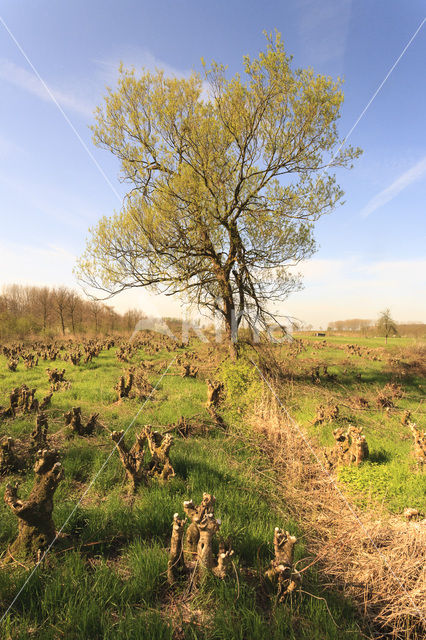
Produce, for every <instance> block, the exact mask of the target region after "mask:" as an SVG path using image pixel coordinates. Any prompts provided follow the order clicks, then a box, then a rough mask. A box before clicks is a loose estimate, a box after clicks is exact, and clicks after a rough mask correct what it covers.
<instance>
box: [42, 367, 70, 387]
mask: <svg viewBox="0 0 426 640" xmlns="http://www.w3.org/2000/svg"><path fill="white" fill-rule="evenodd" d="M46 373H47V376H48V378H49V381H50V383H51V384H53V385H56V384H57V383H58V382H66V380H65V369H46Z"/></svg>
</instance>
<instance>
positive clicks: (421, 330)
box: [327, 318, 426, 338]
mask: <svg viewBox="0 0 426 640" xmlns="http://www.w3.org/2000/svg"><path fill="white" fill-rule="evenodd" d="M395 325H396V328H397V331H398V334H397V335H399V336H401V337H413V338H423V337H425V336H426V324H425V323H424V322H405V323H403V322H401V323H399V322H395ZM327 331H332V332H333V333H360V334H362V335H365V336H376V335H378V329H377V320H366V319H363V318H350V319H348V320H335V321H334V322H330V323H329V324H328V327H327Z"/></svg>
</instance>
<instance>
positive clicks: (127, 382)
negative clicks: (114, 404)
mask: <svg viewBox="0 0 426 640" xmlns="http://www.w3.org/2000/svg"><path fill="white" fill-rule="evenodd" d="M132 386H133V373H132V372H131V371H129V372H128V373H127V379H126V378H125V377H124V376H121V377H120V379H119V381H118V383H117V385H116V387H115V390H116V391H117V395H118V402H120V401H121V400H122V399H123V398H128V397H129V394H130V391H131V389H132Z"/></svg>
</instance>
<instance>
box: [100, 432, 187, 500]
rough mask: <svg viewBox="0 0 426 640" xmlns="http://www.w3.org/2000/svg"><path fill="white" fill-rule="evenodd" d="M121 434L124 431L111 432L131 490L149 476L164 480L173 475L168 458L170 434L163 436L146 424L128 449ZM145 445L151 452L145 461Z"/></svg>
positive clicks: (144, 482) (146, 481) (171, 441)
mask: <svg viewBox="0 0 426 640" xmlns="http://www.w3.org/2000/svg"><path fill="white" fill-rule="evenodd" d="M123 436H124V431H113V432H112V434H111V438H112V439H113V441H114V442H115V446H116V447H117V449H118V453H119V456H120V460H121V462H122V463H123V466H124V468H125V470H126V474H127V477H128V479H129V482H130V485H131V487H132V489H133V491H136V489H137V488H138V486H139V485H141V484H147V483H148V479H149V478H157V479H158V480H160V481H163V482H166V481H167V480H168V479H169V478H170V477H172V476H174V475H175V472H174V469H173V467H172V464H171V462H170V458H169V454H170V447H171V445H172V443H173V437H172V436H171V435H170V434H166V435H164V436H163V435H162V434H161V433H159V432H158V431H152V429H151V427H150V426H146V427H144V428H143V430H142V431H141V433H140V434H139V435H137V436H136V441H135V444H134V445H133V446H132V448H131V449H130V450H129V449H128V448H127V446H126V444H125V443H124V437H123ZM146 445H147V447H148V450H149V452H150V454H151V459H150V460H147V461H146V460H145V446H146Z"/></svg>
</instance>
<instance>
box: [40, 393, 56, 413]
mask: <svg viewBox="0 0 426 640" xmlns="http://www.w3.org/2000/svg"><path fill="white" fill-rule="evenodd" d="M52 396H53V392H50V393H49V394H47V396H44V398H43V400H42V401H41V402H40V404H39V411H45V410H46V409H47V407H49V406H50V402H51V400H52Z"/></svg>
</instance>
